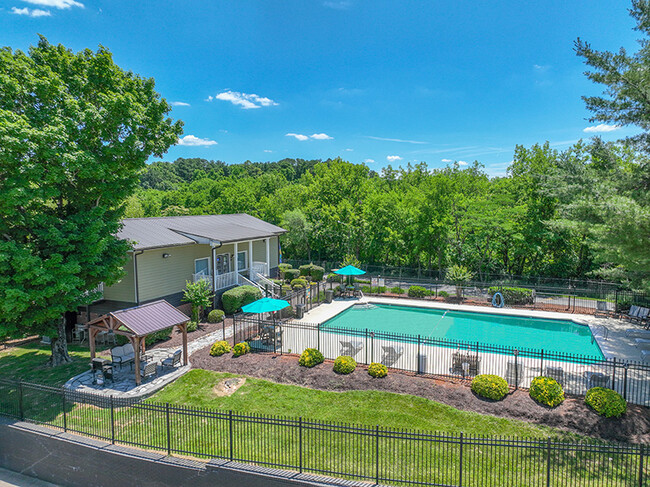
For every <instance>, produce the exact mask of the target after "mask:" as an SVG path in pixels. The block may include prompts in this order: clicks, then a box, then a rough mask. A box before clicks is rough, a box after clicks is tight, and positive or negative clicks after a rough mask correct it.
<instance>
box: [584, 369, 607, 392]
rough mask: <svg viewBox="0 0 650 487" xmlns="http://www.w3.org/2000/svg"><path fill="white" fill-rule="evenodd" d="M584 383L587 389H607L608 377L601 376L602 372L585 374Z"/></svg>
mask: <svg viewBox="0 0 650 487" xmlns="http://www.w3.org/2000/svg"><path fill="white" fill-rule="evenodd" d="M585 381H586V383H587V389H591V388H592V387H607V386H608V385H609V376H607V375H605V374H603V373H602V372H592V371H588V372H585Z"/></svg>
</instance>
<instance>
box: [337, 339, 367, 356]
mask: <svg viewBox="0 0 650 487" xmlns="http://www.w3.org/2000/svg"><path fill="white" fill-rule="evenodd" d="M339 343H340V344H341V350H340V352H339V355H349V356H350V357H354V356H355V355H356V354H358V353H359V352H360V351H361V349H363V342H362V341H360V340H358V341H345V340H339Z"/></svg>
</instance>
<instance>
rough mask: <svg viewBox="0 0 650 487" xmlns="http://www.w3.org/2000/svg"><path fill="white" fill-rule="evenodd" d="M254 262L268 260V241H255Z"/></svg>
mask: <svg viewBox="0 0 650 487" xmlns="http://www.w3.org/2000/svg"><path fill="white" fill-rule="evenodd" d="M253 262H266V243H265V242H264V240H256V241H255V242H253Z"/></svg>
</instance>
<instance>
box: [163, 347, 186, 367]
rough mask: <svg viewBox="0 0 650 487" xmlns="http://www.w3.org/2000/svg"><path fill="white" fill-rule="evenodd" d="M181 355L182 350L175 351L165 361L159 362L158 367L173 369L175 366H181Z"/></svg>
mask: <svg viewBox="0 0 650 487" xmlns="http://www.w3.org/2000/svg"><path fill="white" fill-rule="evenodd" d="M182 355H183V351H182V350H176V351H175V352H174V353H172V354H171V355H169V357H167V358H166V359H164V360H163V361H162V362H160V365H161V366H162V367H163V368H165V367H171V368H174V367H176V366H177V365H180V364H181V356H182Z"/></svg>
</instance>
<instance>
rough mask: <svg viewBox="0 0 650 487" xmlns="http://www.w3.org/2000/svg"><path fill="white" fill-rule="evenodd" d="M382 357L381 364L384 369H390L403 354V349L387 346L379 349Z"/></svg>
mask: <svg viewBox="0 0 650 487" xmlns="http://www.w3.org/2000/svg"><path fill="white" fill-rule="evenodd" d="M381 349H382V351H383V352H384V353H383V356H382V358H381V363H382V364H384V365H385V366H386V367H391V366H393V365H394V364H395V362H397V361H398V360H399V359H400V357H401V356H402V354H403V353H404V347H399V346H393V345H387V346H382V347H381Z"/></svg>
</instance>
